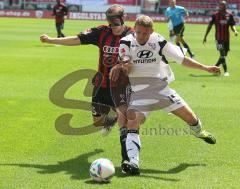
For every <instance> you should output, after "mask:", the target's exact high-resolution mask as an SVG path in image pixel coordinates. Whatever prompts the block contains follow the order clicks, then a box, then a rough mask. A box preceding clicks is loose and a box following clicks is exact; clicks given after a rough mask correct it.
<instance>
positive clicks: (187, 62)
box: [182, 57, 220, 73]
mask: <svg viewBox="0 0 240 189" xmlns="http://www.w3.org/2000/svg"><path fill="white" fill-rule="evenodd" d="M182 65H183V66H186V67H188V68H193V69H198V70H203V71H206V72H209V73H219V72H220V68H219V67H217V66H206V65H204V64H201V63H199V62H197V61H196V60H194V59H192V58H189V57H185V58H184V59H183V61H182Z"/></svg>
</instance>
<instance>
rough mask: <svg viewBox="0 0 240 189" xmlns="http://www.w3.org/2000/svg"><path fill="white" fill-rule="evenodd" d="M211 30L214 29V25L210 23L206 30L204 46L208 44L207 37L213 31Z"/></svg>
mask: <svg viewBox="0 0 240 189" xmlns="http://www.w3.org/2000/svg"><path fill="white" fill-rule="evenodd" d="M211 29H212V24H211V23H209V24H208V27H207V30H206V33H205V35H204V38H203V44H204V43H206V42H207V36H208V34H209V32H210V31H211Z"/></svg>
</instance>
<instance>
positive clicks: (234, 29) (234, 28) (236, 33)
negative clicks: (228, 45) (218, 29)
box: [231, 26, 238, 36]
mask: <svg viewBox="0 0 240 189" xmlns="http://www.w3.org/2000/svg"><path fill="white" fill-rule="evenodd" d="M231 30H232V31H233V33H234V35H235V36H237V35H238V32H237V29H236V27H235V26H231Z"/></svg>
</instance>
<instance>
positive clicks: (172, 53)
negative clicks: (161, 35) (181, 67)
mask: <svg viewBox="0 0 240 189" xmlns="http://www.w3.org/2000/svg"><path fill="white" fill-rule="evenodd" d="M159 45H160V46H161V50H160V54H161V53H162V55H164V56H165V57H166V58H167V59H170V60H173V61H175V62H177V63H178V64H181V63H182V62H183V59H184V58H185V54H184V51H183V49H181V48H180V47H179V46H176V45H173V44H172V43H169V42H167V41H166V40H164V41H162V42H159Z"/></svg>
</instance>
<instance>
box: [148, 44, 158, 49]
mask: <svg viewBox="0 0 240 189" xmlns="http://www.w3.org/2000/svg"><path fill="white" fill-rule="evenodd" d="M148 45H149V46H150V47H151V48H152V49H153V50H155V49H156V44H155V43H148Z"/></svg>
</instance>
